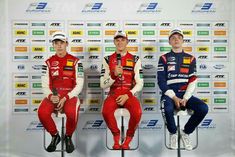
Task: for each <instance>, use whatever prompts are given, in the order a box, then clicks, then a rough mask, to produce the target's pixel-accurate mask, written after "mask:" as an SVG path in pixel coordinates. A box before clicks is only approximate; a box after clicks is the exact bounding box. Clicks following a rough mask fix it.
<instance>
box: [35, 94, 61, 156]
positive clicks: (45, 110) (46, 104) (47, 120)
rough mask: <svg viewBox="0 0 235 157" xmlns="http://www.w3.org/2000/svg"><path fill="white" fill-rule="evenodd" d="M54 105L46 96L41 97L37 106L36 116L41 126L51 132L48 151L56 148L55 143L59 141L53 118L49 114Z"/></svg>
mask: <svg viewBox="0 0 235 157" xmlns="http://www.w3.org/2000/svg"><path fill="white" fill-rule="evenodd" d="M54 109H55V106H54V104H52V103H51V101H49V100H48V99H47V98H45V99H43V101H42V102H41V104H40V106H39V108H38V117H39V120H40V122H41V123H42V125H43V127H44V128H45V129H46V130H47V131H48V132H49V133H50V134H51V136H52V139H51V143H50V144H49V146H48V147H47V151H48V152H53V151H55V150H56V145H57V144H58V143H59V142H60V136H59V134H58V131H57V129H56V125H55V122H54V120H53V119H52V117H51V114H52V113H53V112H54Z"/></svg>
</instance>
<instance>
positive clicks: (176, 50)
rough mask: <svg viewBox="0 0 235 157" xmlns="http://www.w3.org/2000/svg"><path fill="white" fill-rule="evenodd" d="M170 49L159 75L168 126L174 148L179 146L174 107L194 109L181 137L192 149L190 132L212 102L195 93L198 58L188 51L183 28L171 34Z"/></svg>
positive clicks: (164, 57) (176, 108)
mask: <svg viewBox="0 0 235 157" xmlns="http://www.w3.org/2000/svg"><path fill="white" fill-rule="evenodd" d="M169 44H170V45H171V46H172V50H171V52H168V53H166V54H164V55H162V56H160V58H159V63H158V71H157V79H158V85H159V88H160V89H161V91H162V97H161V111H162V115H163V118H164V120H165V123H166V125H167V129H168V131H169V132H170V142H169V145H170V148H172V149H177V147H178V142H177V140H178V138H177V128H176V124H175V119H174V111H175V110H180V108H186V109H190V110H192V111H193V115H192V116H191V117H190V119H189V120H188V122H187V123H186V125H185V126H184V130H181V139H182V141H183V144H184V146H185V149H187V150H192V145H191V141H190V138H189V134H191V133H192V132H193V131H194V130H195V128H196V127H197V126H198V125H199V123H200V122H201V121H202V120H203V118H204V117H205V116H206V114H207V112H208V106H207V104H205V103H204V102H203V101H202V100H200V99H198V98H196V97H194V96H193V95H192V94H193V92H194V89H195V87H196V81H197V76H196V59H195V57H194V56H192V55H190V54H188V53H185V52H184V51H183V48H182V44H183V33H182V31H181V30H180V29H173V30H172V31H170V34H169Z"/></svg>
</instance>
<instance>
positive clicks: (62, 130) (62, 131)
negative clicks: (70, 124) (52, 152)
mask: <svg viewBox="0 0 235 157" xmlns="http://www.w3.org/2000/svg"><path fill="white" fill-rule="evenodd" d="M64 151H65V150H64V117H62V126H61V157H64Z"/></svg>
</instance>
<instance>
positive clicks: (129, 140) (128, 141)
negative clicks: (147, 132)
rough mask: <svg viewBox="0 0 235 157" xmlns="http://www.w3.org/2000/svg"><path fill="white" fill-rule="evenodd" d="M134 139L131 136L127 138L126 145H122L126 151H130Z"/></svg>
mask: <svg viewBox="0 0 235 157" xmlns="http://www.w3.org/2000/svg"><path fill="white" fill-rule="evenodd" d="M132 138H133V137H131V136H126V139H125V141H124V143H123V144H122V149H125V150H128V149H130V146H129V144H130V142H131V141H132Z"/></svg>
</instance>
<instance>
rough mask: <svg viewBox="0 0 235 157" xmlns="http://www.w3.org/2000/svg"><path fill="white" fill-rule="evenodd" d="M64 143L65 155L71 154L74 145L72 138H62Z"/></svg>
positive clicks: (66, 136)
mask: <svg viewBox="0 0 235 157" xmlns="http://www.w3.org/2000/svg"><path fill="white" fill-rule="evenodd" d="M64 141H65V150H66V152H67V153H72V152H73V151H74V145H73V141H72V137H71V136H68V135H65V136H64Z"/></svg>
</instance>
